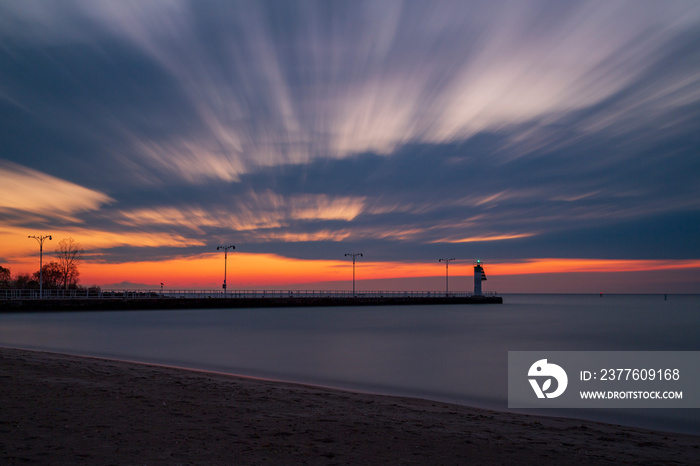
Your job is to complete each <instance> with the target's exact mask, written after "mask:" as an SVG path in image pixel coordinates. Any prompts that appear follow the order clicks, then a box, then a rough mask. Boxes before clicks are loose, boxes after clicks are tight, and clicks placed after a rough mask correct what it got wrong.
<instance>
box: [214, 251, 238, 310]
mask: <svg viewBox="0 0 700 466" xmlns="http://www.w3.org/2000/svg"><path fill="white" fill-rule="evenodd" d="M222 249H223V251H224V297H226V261H227V260H228V250H229V249H236V246H234V245H233V244H231V245H229V246H217V247H216V250H217V251H221V250H222Z"/></svg>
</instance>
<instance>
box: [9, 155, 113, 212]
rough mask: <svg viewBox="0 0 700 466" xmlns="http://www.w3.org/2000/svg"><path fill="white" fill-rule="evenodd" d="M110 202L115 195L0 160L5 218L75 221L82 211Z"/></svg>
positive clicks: (95, 208)
mask: <svg viewBox="0 0 700 466" xmlns="http://www.w3.org/2000/svg"><path fill="white" fill-rule="evenodd" d="M111 202H114V199H112V198H110V197H109V196H107V195H106V194H104V193H101V192H99V191H95V190H92V189H88V188H85V187H83V186H79V185H77V184H75V183H71V182H68V181H65V180H61V179H59V178H56V177H54V176H51V175H47V174H46V173H42V172H40V171H37V170H33V169H31V168H28V167H25V166H21V165H18V164H15V163H11V162H7V161H3V160H0V213H2V214H3V216H5V221H6V222H12V223H21V222H23V221H24V222H26V221H27V220H28V219H29V220H30V221H36V220H38V219H46V218H53V219H59V220H70V221H74V222H78V221H80V220H79V216H78V214H80V213H81V212H86V211H91V210H98V209H100V207H102V206H103V205H105V204H108V203H111ZM27 215H28V217H27Z"/></svg>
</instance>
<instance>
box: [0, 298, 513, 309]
mask: <svg viewBox="0 0 700 466" xmlns="http://www.w3.org/2000/svg"><path fill="white" fill-rule="evenodd" d="M502 303H503V298H502V297H500V296H463V297H451V296H450V297H447V296H431V297H375V296H373V297H360V296H358V297H292V296H290V297H271V298H168V297H159V298H119V299H104V298H103V299H99V298H76V299H16V300H3V301H0V312H43V311H57V312H60V311H65V312H70V311H128V310H133V311H136V310H167V309H173V310H174V309H221V308H263V307H336V306H407V305H434V304H502Z"/></svg>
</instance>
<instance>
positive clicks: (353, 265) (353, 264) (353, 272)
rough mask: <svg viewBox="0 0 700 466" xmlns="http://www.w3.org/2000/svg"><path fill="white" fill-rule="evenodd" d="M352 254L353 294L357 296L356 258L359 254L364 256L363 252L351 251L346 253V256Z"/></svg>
mask: <svg viewBox="0 0 700 466" xmlns="http://www.w3.org/2000/svg"><path fill="white" fill-rule="evenodd" d="M348 256H351V257H352V295H353V296H355V258H356V257H357V256H360V257H362V253H361V252H349V253H347V254H345V257H348Z"/></svg>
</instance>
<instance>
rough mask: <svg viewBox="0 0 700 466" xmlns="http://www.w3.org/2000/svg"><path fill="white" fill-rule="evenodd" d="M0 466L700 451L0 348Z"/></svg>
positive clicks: (623, 432)
mask: <svg viewBox="0 0 700 466" xmlns="http://www.w3.org/2000/svg"><path fill="white" fill-rule="evenodd" d="M0 379H1V380H0V463H2V464H10V465H14V464H117V465H121V464H432V465H437V464H533V465H534V464H698V462H700V437H698V436H691V435H683V434H672V433H664V432H654V431H648V430H644V429H637V428H631V427H622V426H615V425H609V424H603V423H596V422H590V421H580V420H571V419H559V418H545V417H537V416H525V415H514V414H509V413H502V412H494V411H487V410H481V409H475V408H469V407H463V406H458V405H453V404H447V403H438V402H433V401H426V400H419V399H411V398H401V397H389V396H379V395H368V394H360V393H352V392H344V391H340V390H332V389H325V388H318V387H310V386H304V385H295V384H288V383H278V382H269V381H262V380H256V379H250V378H242V377H235V376H229V375H223V374H211V373H203V372H196V371H187V370H181V369H174V368H167V367H160V366H150V365H143V364H133V363H127V362H119V361H111V360H102V359H94V358H83V357H75V356H66V355H59V354H52V353H42V352H32V351H21V350H14V349H4V348H0Z"/></svg>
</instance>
